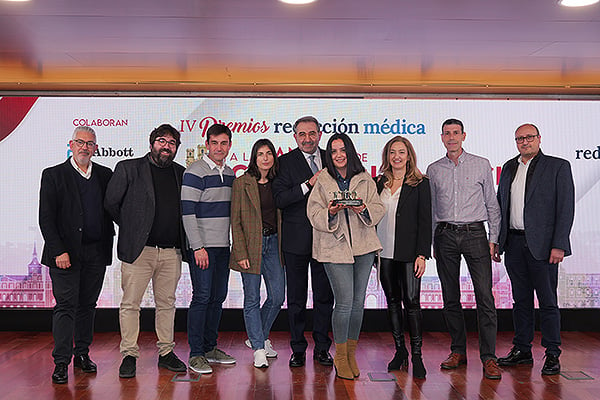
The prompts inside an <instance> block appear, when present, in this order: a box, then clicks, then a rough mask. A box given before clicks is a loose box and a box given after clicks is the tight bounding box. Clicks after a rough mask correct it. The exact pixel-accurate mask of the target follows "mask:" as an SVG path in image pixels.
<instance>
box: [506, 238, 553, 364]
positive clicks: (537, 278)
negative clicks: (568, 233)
mask: <svg viewBox="0 0 600 400" xmlns="http://www.w3.org/2000/svg"><path fill="white" fill-rule="evenodd" d="M505 253H506V256H505V260H504V261H505V264H506V270H507V272H508V276H509V277H510V283H511V286H512V295H513V300H514V305H513V324H514V327H515V337H514V339H513V344H514V345H515V346H516V347H517V348H518V349H519V350H521V351H529V350H531V342H532V341H533V336H534V328H535V310H534V303H533V292H534V291H535V293H536V294H537V298H538V301H539V304H540V329H541V331H542V346H544V347H545V348H546V354H552V355H554V356H557V357H558V356H559V355H560V353H561V351H560V347H559V346H560V310H559V308H558V298H557V294H556V288H557V284H558V264H550V263H548V260H536V259H535V258H534V257H533V255H532V254H531V252H530V251H529V248H528V247H527V241H526V239H525V235H515V234H510V233H509V234H508V238H507V240H506V246H505ZM548 257H550V255H548Z"/></svg>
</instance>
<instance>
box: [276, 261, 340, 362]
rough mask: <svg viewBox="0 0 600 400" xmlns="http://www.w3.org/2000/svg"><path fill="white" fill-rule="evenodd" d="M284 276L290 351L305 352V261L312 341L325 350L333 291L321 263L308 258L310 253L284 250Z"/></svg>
mask: <svg viewBox="0 0 600 400" xmlns="http://www.w3.org/2000/svg"><path fill="white" fill-rule="evenodd" d="M283 257H284V259H285V279H286V284H287V308H288V319H289V323H290V334H291V339H290V346H291V348H292V351H293V352H294V353H303V352H305V351H306V347H307V346H308V342H307V341H306V338H305V337H304V328H305V326H306V299H307V296H308V264H309V263H310V272H311V284H312V291H313V334H312V336H313V340H314V341H315V350H329V347H330V346H331V338H330V337H329V330H330V327H331V313H332V312H333V291H332V290H331V285H330V284H329V279H328V278H327V274H325V268H324V267H323V264H321V263H320V262H318V261H317V260H315V259H313V258H311V256H310V254H306V255H300V254H292V253H288V252H284V254H283Z"/></svg>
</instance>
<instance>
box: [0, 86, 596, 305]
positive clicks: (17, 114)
mask: <svg viewBox="0 0 600 400" xmlns="http://www.w3.org/2000/svg"><path fill="white" fill-rule="evenodd" d="M303 115H314V116H316V117H317V118H318V119H319V121H321V123H322V130H323V137H322V139H321V145H322V146H323V147H324V146H325V144H326V142H327V139H328V137H329V136H330V135H331V133H333V132H342V133H348V134H350V135H351V136H352V138H353V140H354V143H355V145H356V148H357V150H358V151H359V153H360V154H361V158H362V161H363V163H364V165H365V167H366V168H367V170H368V171H371V172H372V173H376V171H377V169H378V167H379V165H380V163H381V149H382V148H383V145H384V144H385V142H386V141H387V140H389V139H390V138H391V137H392V136H393V135H403V136H405V137H407V138H408V139H410V140H411V142H412V143H413V145H414V147H415V149H416V151H417V155H418V164H419V167H420V168H421V170H423V171H424V170H425V169H426V168H427V165H428V164H429V163H431V162H433V161H435V160H437V159H438V158H440V157H442V156H443V155H444V148H443V145H442V143H441V140H440V135H439V133H440V124H441V122H442V121H443V120H445V119H446V118H449V117H455V118H459V119H461V120H462V121H463V122H464V123H465V131H466V132H467V136H466V141H465V143H464V147H465V149H466V150H467V151H469V152H472V153H475V154H479V155H482V156H485V157H487V158H488V159H489V160H490V162H491V164H492V167H493V173H494V177H495V178H496V179H497V178H498V177H499V175H500V168H501V166H502V165H503V163H504V162H505V161H506V160H507V159H508V158H510V157H513V156H514V155H516V154H517V151H516V147H515V143H514V131H515V128H516V127H517V126H518V125H520V124H521V123H524V122H533V123H535V124H536V125H537V126H538V127H539V128H540V132H541V135H542V149H543V151H544V152H545V153H547V154H551V155H557V156H560V157H563V158H566V159H567V160H569V161H570V162H571V165H572V169H573V174H574V178H575V186H576V216H575V224H574V227H573V231H572V234H571V239H572V243H573V255H572V256H571V257H568V258H567V259H566V260H565V262H564V263H563V264H562V265H561V266H560V284H559V302H560V305H561V307H564V308H580V307H600V294H599V292H600V268H599V260H600V254H599V253H600V246H598V243H600V226H599V225H600V217H599V214H598V211H597V210H598V201H599V199H600V185H598V184H597V183H598V180H599V179H600V141H599V139H598V138H599V137H600V135H599V132H598V127H599V126H600V102H597V101H596V102H595V101H551V100H536V101H533V100H479V99H474V100H422V99H410V100H403V99H329V98H327V99H273V98H271V99H260V98H155V97H150V98H93V97H81V98H74V97H69V98H52V97H40V98H35V97H28V98H7V97H5V98H1V99H0V155H1V157H0V178H1V179H0V185H1V187H0V221H1V224H0V306H2V307H51V306H53V298H52V294H51V287H50V283H49V277H48V274H47V268H45V267H42V266H41V265H40V264H39V261H38V259H39V257H40V254H41V248H42V245H43V240H42V237H41V234H40V231H39V228H38V223H37V212H38V192H39V183H40V176H41V171H42V170H43V169H44V168H45V167H47V166H50V165H54V164H57V163H60V162H62V161H64V160H65V159H66V158H67V157H68V156H69V149H68V141H69V139H70V137H71V134H72V132H73V129H74V128H75V127H76V126H79V125H90V126H92V127H93V128H94V129H95V130H96V132H97V134H98V144H99V149H98V153H97V154H96V156H95V158H94V161H96V162H98V163H101V164H104V165H106V166H109V167H111V168H114V166H115V164H116V163H117V162H118V161H119V160H123V159H126V158H131V157H140V156H143V155H144V154H145V153H146V152H147V151H148V146H149V144H148V135H149V133H150V131H151V130H152V129H153V128H154V127H156V126H158V125H159V124H162V123H170V124H172V125H174V126H175V127H177V129H179V130H180V131H181V134H182V145H181V147H180V148H179V152H178V154H177V161H178V162H180V163H182V164H184V165H185V164H188V163H189V162H191V161H193V160H194V159H195V158H197V157H198V155H199V154H201V153H202V152H203V144H204V141H205V132H206V129H207V128H208V126H210V125H211V124H212V123H214V122H223V123H226V124H228V125H229V126H230V127H231V128H232V131H233V132H234V136H233V147H232V150H231V153H230V155H229V157H228V161H227V162H228V164H229V165H231V166H232V167H233V168H234V169H235V170H236V173H237V174H238V175H239V174H241V173H243V170H244V169H245V165H246V164H247V162H248V159H249V152H250V149H251V146H252V143H253V142H254V141H255V140H256V139H258V138H261V137H267V138H269V139H271V140H272V141H273V142H274V143H275V145H276V147H277V149H278V151H279V152H280V153H284V152H287V151H289V150H290V149H291V148H294V147H295V142H294V138H293V133H292V124H293V122H294V121H295V120H296V119H297V118H298V117H300V116H303ZM115 247H116V246H115ZM493 269H494V294H495V298H496V305H497V306H498V307H499V308H510V307H511V304H512V300H511V295H510V282H509V280H508V277H507V275H506V271H505V269H504V266H503V265H502V264H501V263H500V264H494V266H493ZM461 285H462V288H463V304H464V306H465V307H474V305H475V301H474V294H473V290H472V286H471V284H470V279H469V278H468V275H467V272H466V268H465V267H464V266H463V279H462V282H461ZM190 293H191V286H190V280H189V272H188V266H187V264H184V265H183V274H182V278H181V281H180V283H179V288H178V292H177V306H178V307H187V305H188V304H189V299H190ZM120 298H121V289H120V268H119V261H118V260H117V259H116V258H115V259H114V262H113V264H112V265H111V266H109V267H108V269H107V274H106V280H105V282H104V289H103V291H102V294H101V297H100V301H99V306H100V307H118V304H119V302H120ZM309 298H310V297H309ZM242 299H243V294H242V287H241V279H240V278H239V274H238V273H237V272H232V274H231V280H230V287H229V296H228V298H227V301H226V304H225V306H226V307H230V308H241V307H242ZM152 304H153V302H152V297H151V292H150V291H149V292H148V293H147V295H146V298H145V300H144V305H146V306H151V305H152ZM422 304H423V307H424V308H440V307H441V306H442V299H441V291H440V284H439V280H438V277H437V274H436V270H435V263H434V262H433V261H431V260H430V261H428V263H427V272H426V274H425V277H424V278H423V282H422ZM367 307H369V308H381V307H385V298H384V295H383V292H382V291H381V288H380V286H379V285H378V284H377V278H376V274H375V272H373V274H372V276H371V281H370V283H369V288H368V294H367Z"/></svg>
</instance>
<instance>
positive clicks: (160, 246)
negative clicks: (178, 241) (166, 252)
mask: <svg viewBox="0 0 600 400" xmlns="http://www.w3.org/2000/svg"><path fill="white" fill-rule="evenodd" d="M146 246H148V247H154V248H155V249H178V248H179V247H177V246H173V245H162V244H150V243H146Z"/></svg>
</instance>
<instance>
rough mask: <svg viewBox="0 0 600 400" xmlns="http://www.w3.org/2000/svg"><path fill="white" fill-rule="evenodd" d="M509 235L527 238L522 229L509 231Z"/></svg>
mask: <svg viewBox="0 0 600 400" xmlns="http://www.w3.org/2000/svg"><path fill="white" fill-rule="evenodd" d="M508 233H510V234H511V235H519V236H525V231H524V230H522V229H509V230H508Z"/></svg>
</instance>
